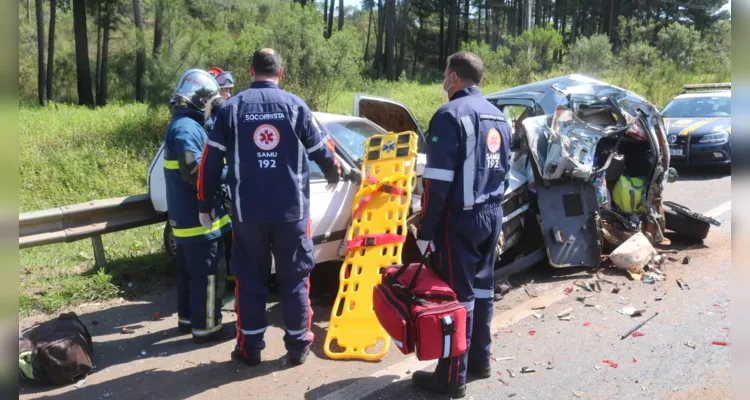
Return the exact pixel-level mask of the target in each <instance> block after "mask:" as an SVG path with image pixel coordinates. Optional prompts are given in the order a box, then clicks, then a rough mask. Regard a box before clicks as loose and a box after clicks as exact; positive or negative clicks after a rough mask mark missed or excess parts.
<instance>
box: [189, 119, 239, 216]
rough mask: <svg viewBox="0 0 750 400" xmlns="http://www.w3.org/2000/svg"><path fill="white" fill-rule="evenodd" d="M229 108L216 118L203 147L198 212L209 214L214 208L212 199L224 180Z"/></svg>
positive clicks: (199, 172)
mask: <svg viewBox="0 0 750 400" xmlns="http://www.w3.org/2000/svg"><path fill="white" fill-rule="evenodd" d="M231 109H232V108H231V107H225V108H223V109H222V110H220V111H219V114H218V115H217V116H216V123H215V124H214V128H213V129H212V130H211V133H209V135H208V141H207V142H206V145H205V146H204V147H203V156H202V159H201V161H200V168H199V169H198V185H197V186H198V200H200V206H199V211H200V212H201V213H209V212H211V210H213V208H214V202H213V200H214V197H215V196H216V190H217V189H218V187H219V184H221V182H222V181H224V180H225V179H226V174H227V167H226V166H225V165H224V155H225V153H226V151H227V147H226V145H227V135H226V132H228V130H229V118H227V116H228V113H229V111H231Z"/></svg>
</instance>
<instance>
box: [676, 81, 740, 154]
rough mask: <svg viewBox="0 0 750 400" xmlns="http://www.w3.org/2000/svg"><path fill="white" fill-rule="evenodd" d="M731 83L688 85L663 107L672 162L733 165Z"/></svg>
mask: <svg viewBox="0 0 750 400" xmlns="http://www.w3.org/2000/svg"><path fill="white" fill-rule="evenodd" d="M730 89H731V85H730V84H708V85H686V86H684V87H683V90H684V93H683V94H681V95H679V96H677V97H675V98H674V99H673V100H672V101H670V102H669V104H667V106H666V107H664V110H662V116H663V117H664V123H665V125H666V127H667V141H668V142H669V153H670V155H671V164H672V165H676V166H679V165H726V166H728V165H730V164H731V162H732V147H731V141H730V138H731V133H732V125H731V113H732V92H731V90H730Z"/></svg>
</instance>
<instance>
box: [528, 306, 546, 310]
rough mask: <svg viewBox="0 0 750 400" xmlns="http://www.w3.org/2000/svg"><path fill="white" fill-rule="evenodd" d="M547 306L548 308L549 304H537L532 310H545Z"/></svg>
mask: <svg viewBox="0 0 750 400" xmlns="http://www.w3.org/2000/svg"><path fill="white" fill-rule="evenodd" d="M545 308H547V306H536V307H531V309H532V310H544V309H545Z"/></svg>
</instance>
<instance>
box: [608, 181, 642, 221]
mask: <svg viewBox="0 0 750 400" xmlns="http://www.w3.org/2000/svg"><path fill="white" fill-rule="evenodd" d="M645 189H646V182H645V179H643V178H639V177H630V176H626V175H622V176H621V177H620V179H618V180H617V183H615V189H614V190H613V193H612V202H613V203H614V204H615V206H616V207H617V208H618V209H620V210H622V211H624V212H626V213H628V214H633V213H641V212H643V198H644V195H645Z"/></svg>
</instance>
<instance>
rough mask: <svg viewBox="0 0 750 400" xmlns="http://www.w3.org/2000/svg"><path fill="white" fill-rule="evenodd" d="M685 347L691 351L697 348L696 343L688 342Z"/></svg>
mask: <svg viewBox="0 0 750 400" xmlns="http://www.w3.org/2000/svg"><path fill="white" fill-rule="evenodd" d="M685 346H687V347H690V348H691V349H694V348H695V343H693V342H687V343H685Z"/></svg>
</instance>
